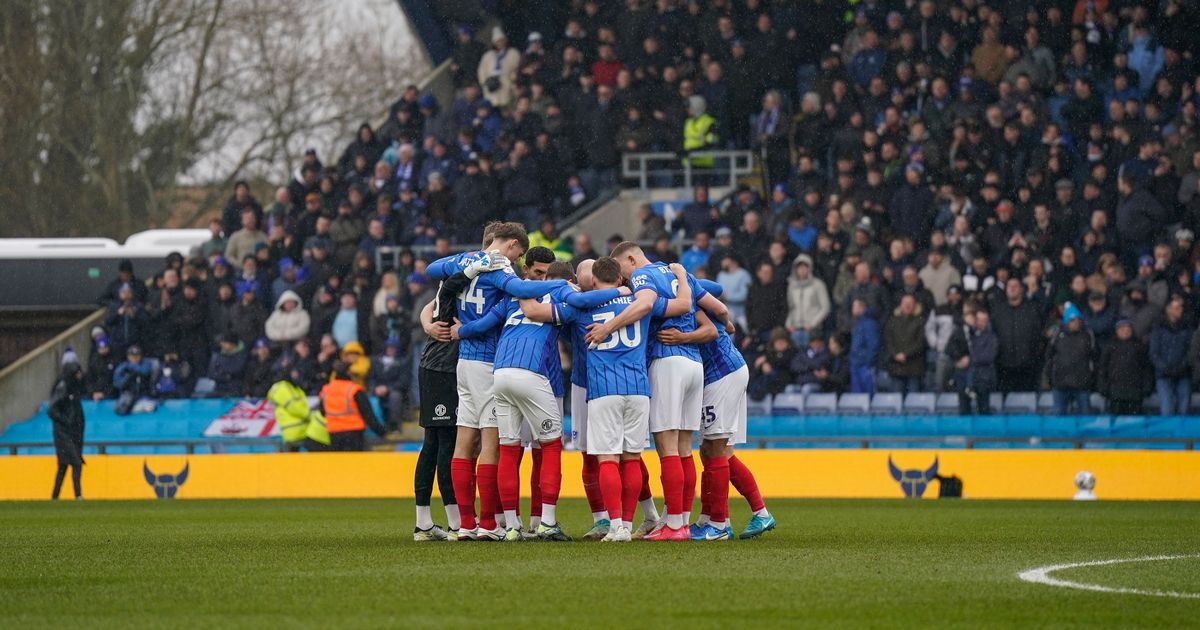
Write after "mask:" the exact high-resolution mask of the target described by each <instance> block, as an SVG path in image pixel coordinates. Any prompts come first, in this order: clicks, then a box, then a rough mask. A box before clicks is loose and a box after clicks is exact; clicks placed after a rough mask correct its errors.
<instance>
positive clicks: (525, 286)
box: [480, 271, 567, 300]
mask: <svg viewBox="0 0 1200 630" xmlns="http://www.w3.org/2000/svg"><path fill="white" fill-rule="evenodd" d="M492 274H502V275H501V277H498V278H495V279H492V278H489V279H488V280H489V281H490V282H491V283H492V286H494V287H496V288H497V289H500V290H501V291H504V292H505V293H507V294H509V295H511V296H513V297H515V298H521V299H523V300H525V299H533V298H540V297H542V296H543V295H546V294H547V293H549V292H551V291H553V290H555V289H557V288H558V287H561V286H564V285H566V284H567V281H566V280H522V279H520V278H518V277H517V276H516V274H514V273H512V272H511V271H493V272H491V273H488V274H484V275H481V276H480V277H481V278H482V277H485V276H490V275H492Z"/></svg>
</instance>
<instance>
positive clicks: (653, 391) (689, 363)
mask: <svg viewBox="0 0 1200 630" xmlns="http://www.w3.org/2000/svg"><path fill="white" fill-rule="evenodd" d="M649 371H650V432H651V433H658V432H660V431H679V430H682V431H699V430H700V407H701V403H702V402H703V397H704V366H702V365H700V363H698V362H696V361H693V360H691V359H689V358H687V357H663V358H661V359H654V360H653V361H651V362H650V370H649Z"/></svg>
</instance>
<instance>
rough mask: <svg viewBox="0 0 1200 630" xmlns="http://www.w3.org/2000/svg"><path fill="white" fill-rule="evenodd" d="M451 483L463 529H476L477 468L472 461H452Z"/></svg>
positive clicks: (454, 459) (455, 459)
mask: <svg viewBox="0 0 1200 630" xmlns="http://www.w3.org/2000/svg"><path fill="white" fill-rule="evenodd" d="M450 482H451V483H452V484H454V498H455V499H456V500H457V501H458V514H459V516H460V517H461V518H462V528H463V529H475V487H474V486H475V467H474V466H473V465H472V463H471V460H469V459H461V458H458V457H455V458H453V459H451V460H450Z"/></svg>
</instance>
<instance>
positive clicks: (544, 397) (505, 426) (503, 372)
mask: <svg viewBox="0 0 1200 630" xmlns="http://www.w3.org/2000/svg"><path fill="white" fill-rule="evenodd" d="M495 392H496V416H497V417H498V418H499V424H498V426H499V427H500V443H501V444H520V443H521V425H522V424H523V423H524V424H527V425H528V426H529V429H530V433H531V436H530V437H532V438H533V441H536V442H548V441H550V440H553V439H557V438H561V437H562V431H563V413H562V399H561V398H555V396H554V390H552V389H551V388H550V381H549V379H547V378H546V377H545V376H542V375H541V374H536V373H534V372H530V371H529V370H522V369H520V368H500V369H499V370H496V386H495Z"/></svg>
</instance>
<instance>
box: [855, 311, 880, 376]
mask: <svg viewBox="0 0 1200 630" xmlns="http://www.w3.org/2000/svg"><path fill="white" fill-rule="evenodd" d="M878 362H879V322H877V321H876V320H875V313H874V312H873V311H872V310H871V308H870V307H867V310H866V312H865V313H863V315H862V317H859V318H858V319H857V320H856V321H855V322H854V328H853V330H851V331H850V368H851V369H860V368H873V367H875V365H876V363H878Z"/></svg>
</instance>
